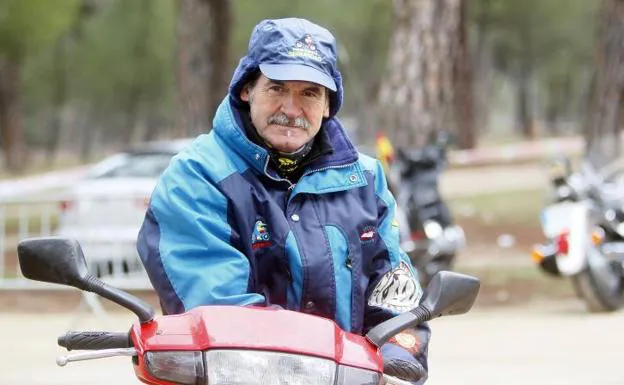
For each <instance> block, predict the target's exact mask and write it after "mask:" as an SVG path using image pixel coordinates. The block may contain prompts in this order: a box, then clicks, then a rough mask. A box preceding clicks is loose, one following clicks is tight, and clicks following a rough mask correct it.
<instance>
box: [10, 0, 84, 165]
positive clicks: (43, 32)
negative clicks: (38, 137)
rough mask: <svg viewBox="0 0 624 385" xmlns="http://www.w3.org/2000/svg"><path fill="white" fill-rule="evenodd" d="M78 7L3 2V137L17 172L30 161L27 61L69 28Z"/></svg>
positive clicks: (68, 1) (73, 0)
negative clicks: (25, 120)
mask: <svg viewBox="0 0 624 385" xmlns="http://www.w3.org/2000/svg"><path fill="white" fill-rule="evenodd" d="M77 6H78V1H77V0H5V1H3V2H2V3H0V134H1V135H0V137H1V138H2V149H3V153H4V165H5V167H6V168H7V169H8V170H11V171H16V170H18V169H19V168H21V167H23V166H24V163H25V161H26V155H25V154H26V150H27V149H26V146H25V143H24V134H23V131H22V116H21V114H22V111H21V109H22V104H21V103H22V93H21V85H22V77H21V70H22V65H23V62H24V59H25V58H26V56H27V55H28V54H30V53H32V52H35V51H37V50H40V49H42V48H44V47H45V46H46V45H47V44H49V43H50V42H53V41H55V40H56V39H57V37H58V36H59V35H60V34H62V33H63V32H64V31H65V30H66V29H67V28H68V27H69V25H70V23H71V20H72V19H73V17H74V15H75V12H76V11H77Z"/></svg>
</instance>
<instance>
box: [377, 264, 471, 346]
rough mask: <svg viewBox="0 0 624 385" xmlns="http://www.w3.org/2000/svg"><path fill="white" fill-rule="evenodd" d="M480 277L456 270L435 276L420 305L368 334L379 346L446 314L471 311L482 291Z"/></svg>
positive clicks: (385, 322) (442, 272)
mask: <svg viewBox="0 0 624 385" xmlns="http://www.w3.org/2000/svg"><path fill="white" fill-rule="evenodd" d="M480 285H481V283H480V282H479V279H478V278H475V277H471V276H469V275H465V274H460V273H455V272H452V271H440V272H439V273H437V274H436V275H434V276H433V278H432V279H431V281H430V282H429V285H427V288H426V289H425V293H424V295H423V297H422V298H421V300H420V305H418V307H416V308H414V309H413V310H412V311H409V312H407V313H403V314H401V315H399V316H396V317H394V318H391V319H389V320H387V321H384V322H382V323H381V324H379V325H377V326H375V327H374V328H373V329H371V330H370V331H369V332H368V334H366V337H367V338H368V339H369V340H370V341H371V342H372V343H374V344H375V345H377V346H381V345H383V344H384V343H385V342H386V341H388V339H390V337H392V336H394V335H396V334H398V333H400V332H401V331H403V330H405V329H407V328H410V327H414V326H416V325H419V324H421V323H423V322H427V321H430V320H432V319H434V318H437V317H440V316H444V315H457V314H464V313H466V312H468V311H469V310H470V309H471V308H472V305H473V304H474V302H475V300H476V299H477V295H478V294H479V287H480Z"/></svg>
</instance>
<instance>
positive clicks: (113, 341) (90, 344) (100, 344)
mask: <svg viewBox="0 0 624 385" xmlns="http://www.w3.org/2000/svg"><path fill="white" fill-rule="evenodd" d="M58 344H59V346H62V347H64V348H65V349H67V350H102V349H115V348H129V347H132V341H131V340H130V334H129V333H114V332H93V331H91V332H67V333H66V334H65V335H63V336H60V337H59V338H58Z"/></svg>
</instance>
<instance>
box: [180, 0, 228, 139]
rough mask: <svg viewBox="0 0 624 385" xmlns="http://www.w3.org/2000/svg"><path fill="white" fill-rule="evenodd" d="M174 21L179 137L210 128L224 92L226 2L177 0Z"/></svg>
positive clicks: (226, 42)
mask: <svg viewBox="0 0 624 385" xmlns="http://www.w3.org/2000/svg"><path fill="white" fill-rule="evenodd" d="M178 5H179V8H178V12H179V13H178V22H177V42H178V47H177V49H178V53H177V57H178V59H177V71H176V75H177V87H178V97H177V98H178V112H177V122H176V131H177V135H178V136H191V135H197V134H200V133H203V132H206V131H208V130H209V129H210V128H211V127H212V116H213V115H214V112H215V111H216V107H217V106H218V103H219V102H220V101H221V98H222V96H223V95H224V94H225V90H226V89H227V81H225V79H227V76H226V72H227V68H228V54H229V49H228V47H229V42H230V34H231V33H230V29H231V24H232V15H231V5H230V1H229V0H179V3H178Z"/></svg>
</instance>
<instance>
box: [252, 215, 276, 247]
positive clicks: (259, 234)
mask: <svg viewBox="0 0 624 385" xmlns="http://www.w3.org/2000/svg"><path fill="white" fill-rule="evenodd" d="M271 244H272V242H271V236H270V235H269V231H268V229H267V225H266V223H264V222H262V221H256V224H255V225H254V229H253V233H252V234H251V248H252V249H253V250H256V249H260V248H263V247H269V246H271Z"/></svg>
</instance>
